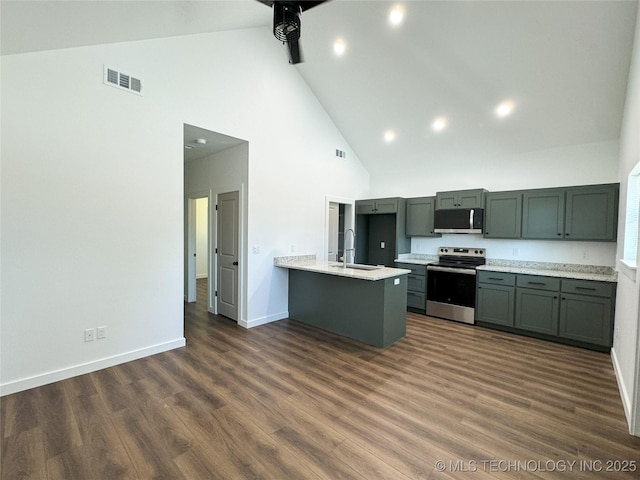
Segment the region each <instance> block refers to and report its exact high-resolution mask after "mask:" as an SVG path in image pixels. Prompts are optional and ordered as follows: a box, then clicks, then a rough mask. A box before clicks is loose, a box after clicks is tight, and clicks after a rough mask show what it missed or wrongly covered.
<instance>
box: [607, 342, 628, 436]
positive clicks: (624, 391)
mask: <svg viewBox="0 0 640 480" xmlns="http://www.w3.org/2000/svg"><path fill="white" fill-rule="evenodd" d="M611 362H612V363H613V371H614V372H615V374H616V380H617V381H618V391H619V392H620V399H621V400H622V407H623V408H624V415H625V417H626V418H627V425H628V426H629V431H630V432H631V425H632V424H633V422H632V419H631V416H632V415H633V413H632V412H633V408H632V407H631V395H630V393H629V389H628V388H627V385H626V384H625V383H624V378H622V374H621V373H620V363H619V362H618V356H617V355H616V350H615V348H612V349H611Z"/></svg>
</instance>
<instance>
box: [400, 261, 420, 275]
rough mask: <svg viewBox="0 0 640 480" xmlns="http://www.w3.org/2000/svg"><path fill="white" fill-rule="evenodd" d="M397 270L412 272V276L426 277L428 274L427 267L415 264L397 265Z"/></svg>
mask: <svg viewBox="0 0 640 480" xmlns="http://www.w3.org/2000/svg"><path fill="white" fill-rule="evenodd" d="M396 268H404V269H406V270H411V275H421V276H423V277H424V276H425V275H426V274H427V266H426V265H416V264H415V263H396Z"/></svg>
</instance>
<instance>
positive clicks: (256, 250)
mask: <svg viewBox="0 0 640 480" xmlns="http://www.w3.org/2000/svg"><path fill="white" fill-rule="evenodd" d="M253 253H254V255H257V254H259V253H260V245H254V246H253Z"/></svg>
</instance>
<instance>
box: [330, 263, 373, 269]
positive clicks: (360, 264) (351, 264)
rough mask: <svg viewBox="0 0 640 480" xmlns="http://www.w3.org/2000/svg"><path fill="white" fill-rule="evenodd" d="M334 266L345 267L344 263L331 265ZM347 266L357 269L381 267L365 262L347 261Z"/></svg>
mask: <svg viewBox="0 0 640 480" xmlns="http://www.w3.org/2000/svg"><path fill="white" fill-rule="evenodd" d="M331 266H332V267H333V268H344V266H343V265H342V264H336V265H331ZM347 268H353V269H355V270H378V269H380V268H384V267H379V266H377V265H365V264H363V263H347Z"/></svg>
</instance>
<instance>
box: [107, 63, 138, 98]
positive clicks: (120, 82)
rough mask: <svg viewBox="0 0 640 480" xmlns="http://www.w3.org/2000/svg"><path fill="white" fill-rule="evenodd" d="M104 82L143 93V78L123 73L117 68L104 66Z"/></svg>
mask: <svg viewBox="0 0 640 480" xmlns="http://www.w3.org/2000/svg"><path fill="white" fill-rule="evenodd" d="M103 82H104V84H105V85H110V86H112V87H116V88H119V89H120V90H125V91H127V92H131V93H135V94H136V95H142V80H140V79H139V78H136V77H133V76H131V75H129V74H128V73H122V72H120V71H118V70H116V69H115V68H109V67H107V66H106V65H105V66H104V72H103Z"/></svg>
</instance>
